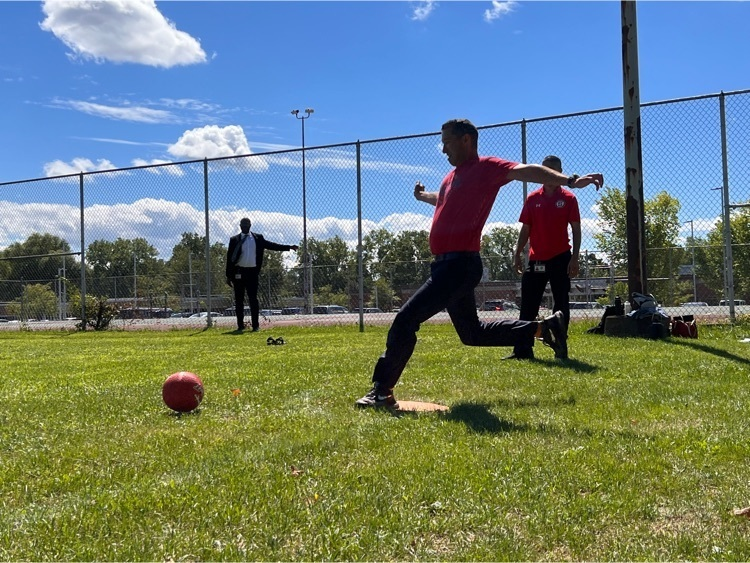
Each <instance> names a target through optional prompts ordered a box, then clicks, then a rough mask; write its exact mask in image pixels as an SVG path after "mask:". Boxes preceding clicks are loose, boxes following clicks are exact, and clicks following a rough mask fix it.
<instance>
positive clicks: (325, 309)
mask: <svg viewBox="0 0 750 563" xmlns="http://www.w3.org/2000/svg"><path fill="white" fill-rule="evenodd" d="M348 312H349V310H348V309H347V308H346V307H342V306H341V305H316V306H315V307H313V314H315V315H337V314H341V313H348Z"/></svg>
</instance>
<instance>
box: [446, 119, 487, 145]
mask: <svg viewBox="0 0 750 563" xmlns="http://www.w3.org/2000/svg"><path fill="white" fill-rule="evenodd" d="M441 129H442V130H447V131H450V133H451V135H453V136H455V137H463V136H464V135H469V136H470V137H471V139H472V141H474V144H475V145H476V144H477V141H478V140H479V131H478V130H477V128H476V126H475V125H474V124H473V123H472V122H471V121H469V120H468V119H449V120H448V121H446V122H445V123H443V126H442V128H441Z"/></svg>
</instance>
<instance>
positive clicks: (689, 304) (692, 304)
mask: <svg viewBox="0 0 750 563" xmlns="http://www.w3.org/2000/svg"><path fill="white" fill-rule="evenodd" d="M680 306H681V307H708V303H706V302H705V301H688V302H687V303H681V304H680Z"/></svg>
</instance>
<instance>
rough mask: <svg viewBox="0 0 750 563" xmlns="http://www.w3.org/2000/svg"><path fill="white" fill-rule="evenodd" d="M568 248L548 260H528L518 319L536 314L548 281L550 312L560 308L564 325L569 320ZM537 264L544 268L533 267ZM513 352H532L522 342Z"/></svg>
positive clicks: (527, 354)
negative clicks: (550, 302)
mask: <svg viewBox="0 0 750 563" xmlns="http://www.w3.org/2000/svg"><path fill="white" fill-rule="evenodd" d="M571 256H572V255H571V253H570V251H569V250H568V251H566V252H563V253H562V254H558V255H557V256H555V257H553V258H550V259H549V260H540V261H529V265H528V267H527V268H526V270H525V271H524V273H523V276H522V277H521V313H520V317H519V318H520V319H521V320H524V321H533V320H535V319H536V317H537V315H538V314H539V307H540V305H541V304H542V297H544V289H545V288H546V287H547V282H549V287H550V290H551V291H552V300H553V302H554V304H553V306H552V312H553V313H554V312H557V311H562V314H563V315H564V316H565V326H567V325H568V323H569V322H570V296H569V295H570V278H569V277H568V264H569V263H570V258H571ZM538 264H543V265H544V271H543V272H539V271H536V270H535V268H534V267H535V266H536V265H538ZM513 351H514V352H515V354H516V356H520V357H527V356H531V355H533V351H532V349H531V347H530V346H524V345H523V343H521V344H519V345H518V346H515V347H514V349H513Z"/></svg>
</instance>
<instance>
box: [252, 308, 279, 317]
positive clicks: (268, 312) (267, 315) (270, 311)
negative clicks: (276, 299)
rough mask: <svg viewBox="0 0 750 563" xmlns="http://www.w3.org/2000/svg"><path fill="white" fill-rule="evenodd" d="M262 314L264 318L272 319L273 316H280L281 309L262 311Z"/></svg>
mask: <svg viewBox="0 0 750 563" xmlns="http://www.w3.org/2000/svg"><path fill="white" fill-rule="evenodd" d="M249 314H250V313H245V315H249ZM260 314H261V315H263V316H264V317H270V316H272V315H280V314H281V309H261V310H260Z"/></svg>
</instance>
